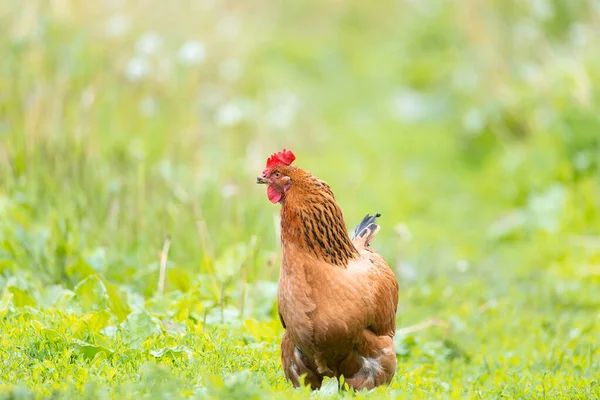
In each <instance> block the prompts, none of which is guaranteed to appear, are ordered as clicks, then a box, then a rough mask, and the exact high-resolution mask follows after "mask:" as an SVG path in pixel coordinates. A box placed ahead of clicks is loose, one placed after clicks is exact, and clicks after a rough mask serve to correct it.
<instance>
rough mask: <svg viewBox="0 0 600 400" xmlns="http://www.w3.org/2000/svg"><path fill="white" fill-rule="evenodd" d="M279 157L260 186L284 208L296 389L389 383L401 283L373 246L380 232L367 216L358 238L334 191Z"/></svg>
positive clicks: (286, 354) (287, 323) (283, 298)
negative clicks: (326, 381)
mask: <svg viewBox="0 0 600 400" xmlns="http://www.w3.org/2000/svg"><path fill="white" fill-rule="evenodd" d="M294 160H295V156H294V154H293V153H292V152H291V151H289V150H287V151H286V150H285V149H284V150H283V151H282V152H279V153H276V154H273V155H272V156H271V157H270V158H269V159H268V161H267V167H266V168H265V170H264V171H263V174H262V176H260V177H258V178H257V183H264V184H267V185H268V188H267V195H268V197H269V200H270V201H271V202H273V203H281V247H282V253H283V254H282V263H281V275H280V278H279V289H278V307H279V317H280V319H281V323H282V324H283V327H284V328H285V332H284V334H283V338H282V340H281V359H282V364H283V370H284V373H285V376H286V378H287V379H288V380H290V381H291V382H292V383H293V385H294V386H296V387H298V386H299V385H300V383H301V376H304V383H305V384H307V385H310V386H311V388H312V389H318V388H319V387H321V384H322V382H323V378H324V377H325V376H327V377H336V378H338V380H339V378H340V377H341V376H343V377H344V380H345V382H346V383H347V384H348V385H349V386H350V387H351V388H354V389H356V390H360V389H363V388H366V389H372V388H374V387H376V386H379V385H383V384H387V383H389V382H390V381H391V380H392V378H393V376H394V373H395V371H396V352H395V349H394V340H393V337H394V334H395V330H396V319H395V315H396V307H397V303H398V282H397V280H396V277H395V276H394V273H393V272H392V271H391V269H390V268H389V267H388V265H387V264H386V262H385V260H384V259H383V257H381V256H380V255H379V254H378V253H377V252H376V251H375V250H373V249H372V248H371V247H370V246H369V243H370V241H371V240H372V239H373V237H374V236H375V234H376V233H377V231H378V230H379V226H378V225H377V224H376V223H375V219H376V218H377V217H379V214H376V215H375V216H370V215H367V216H366V217H365V218H364V219H363V221H362V222H361V223H360V224H359V225H358V227H357V228H356V230H355V232H354V236H353V238H352V239H350V237H349V235H348V233H347V231H346V225H345V223H344V217H343V215H342V211H341V210H340V207H339V206H338V204H337V203H336V201H335V197H334V195H333V192H332V191H331V188H330V187H329V185H328V184H327V183H325V182H323V181H322V180H320V179H318V178H317V177H315V176H314V175H312V174H311V173H310V172H307V171H304V170H302V169H300V168H298V167H295V166H293V165H291V163H292V162H293V161H294Z"/></svg>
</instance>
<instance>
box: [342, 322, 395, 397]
mask: <svg viewBox="0 0 600 400" xmlns="http://www.w3.org/2000/svg"><path fill="white" fill-rule="evenodd" d="M395 372H396V350H395V347H394V339H392V338H391V337H390V336H387V335H382V336H377V335H376V334H375V333H373V331H371V330H369V329H365V330H364V331H363V343H362V344H361V345H360V346H358V348H357V349H356V351H355V352H354V353H353V354H351V355H349V356H348V357H347V358H346V359H345V360H344V361H343V362H342V364H341V365H340V374H341V375H344V380H345V383H347V384H348V386H350V387H351V388H353V389H355V390H361V389H364V388H366V389H369V390H371V389H373V388H374V387H376V386H380V385H383V384H387V383H390V382H391V380H392V378H393V377H394V373H395Z"/></svg>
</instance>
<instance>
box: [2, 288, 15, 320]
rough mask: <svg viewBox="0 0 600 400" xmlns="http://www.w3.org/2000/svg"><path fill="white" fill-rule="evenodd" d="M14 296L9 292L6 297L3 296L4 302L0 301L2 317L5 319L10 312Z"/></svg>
mask: <svg viewBox="0 0 600 400" xmlns="http://www.w3.org/2000/svg"><path fill="white" fill-rule="evenodd" d="M13 297H14V294H12V293H11V292H9V291H6V292H4V296H2V300H0V317H4V316H5V315H6V314H7V313H8V310H9V307H10V303H11V300H12V298H13Z"/></svg>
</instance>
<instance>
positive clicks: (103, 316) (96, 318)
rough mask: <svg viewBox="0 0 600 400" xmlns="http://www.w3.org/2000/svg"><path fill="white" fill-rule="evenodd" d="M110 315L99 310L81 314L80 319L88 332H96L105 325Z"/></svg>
mask: <svg viewBox="0 0 600 400" xmlns="http://www.w3.org/2000/svg"><path fill="white" fill-rule="evenodd" d="M111 316H112V315H111V313H109V312H108V311H106V310H100V311H96V312H92V313H90V314H87V315H85V316H83V318H82V319H81V320H82V321H83V322H84V323H85V324H86V326H87V328H88V330H89V331H90V332H92V333H98V332H100V331H101V330H102V329H104V328H105V327H106V324H108V321H110V317H111Z"/></svg>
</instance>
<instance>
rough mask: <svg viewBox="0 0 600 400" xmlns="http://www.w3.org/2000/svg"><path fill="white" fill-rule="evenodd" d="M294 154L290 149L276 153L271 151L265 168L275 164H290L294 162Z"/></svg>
mask: <svg viewBox="0 0 600 400" xmlns="http://www.w3.org/2000/svg"><path fill="white" fill-rule="evenodd" d="M295 159H296V156H295V155H294V153H293V152H292V151H291V150H286V149H283V150H281V151H280V152H278V153H273V154H272V155H271V157H269V159H268V160H267V168H273V167H276V166H277V165H281V164H283V165H290V164H291V163H293V162H294V160H295Z"/></svg>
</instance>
